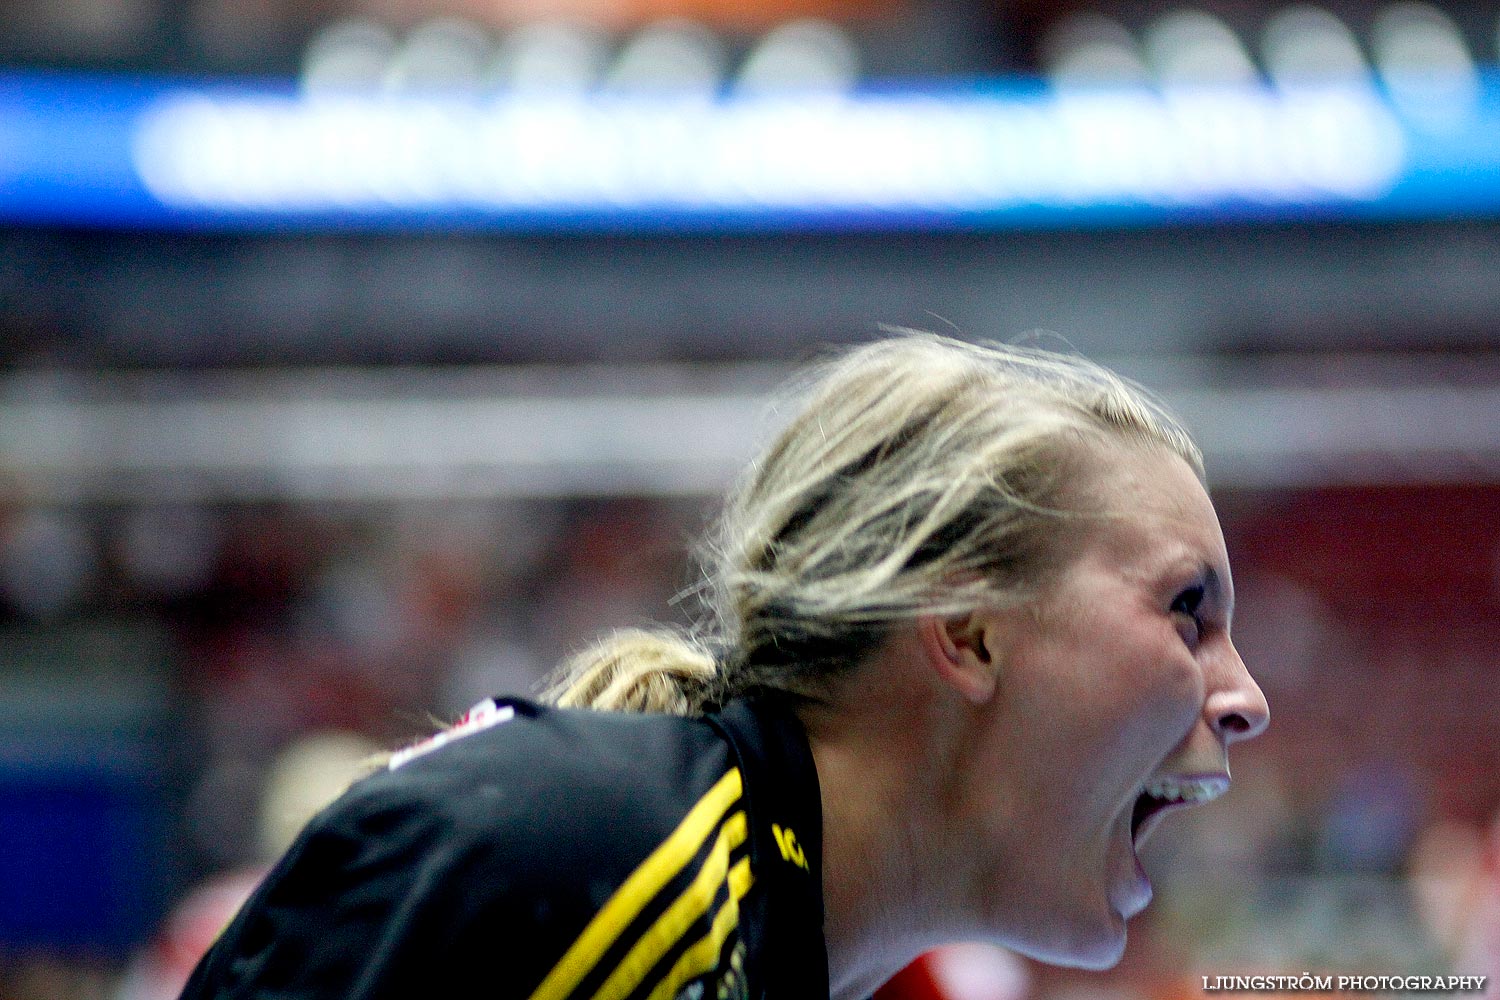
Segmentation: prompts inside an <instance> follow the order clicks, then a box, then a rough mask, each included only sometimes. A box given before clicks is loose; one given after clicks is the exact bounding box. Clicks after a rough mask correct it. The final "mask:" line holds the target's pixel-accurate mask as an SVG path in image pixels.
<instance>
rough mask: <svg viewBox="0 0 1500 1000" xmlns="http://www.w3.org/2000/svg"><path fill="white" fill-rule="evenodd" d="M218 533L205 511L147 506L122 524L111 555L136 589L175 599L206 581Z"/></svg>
mask: <svg viewBox="0 0 1500 1000" xmlns="http://www.w3.org/2000/svg"><path fill="white" fill-rule="evenodd" d="M221 534H222V531H221V529H220V526H219V525H218V523H217V522H216V521H215V520H214V519H213V518H212V517H211V516H210V515H209V514H208V513H207V512H205V511H203V510H200V509H197V508H193V507H172V506H166V507H155V506H153V507H146V508H143V509H141V510H137V511H135V512H134V513H132V514H131V515H130V516H129V517H128V518H127V519H126V521H125V523H124V526H123V529H122V530H121V532H120V536H119V539H118V541H117V543H116V552H115V554H116V557H117V558H118V559H119V560H120V563H121V565H122V566H123V568H124V569H125V570H126V572H128V573H129V574H130V576H131V578H132V580H133V581H134V582H135V583H136V584H137V585H139V586H142V587H144V588H145V589H147V590H150V591H151V592H152V593H155V594H159V595H164V596H170V597H175V596H178V595H181V594H185V593H187V592H189V591H191V590H192V589H193V588H195V587H199V586H202V585H203V583H204V582H205V581H206V580H207V579H208V577H209V574H210V572H211V571H212V569H213V561H214V557H215V556H216V554H217V553H218V550H219V543H220V540H221V539H220V536H221Z"/></svg>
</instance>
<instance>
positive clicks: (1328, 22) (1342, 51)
mask: <svg viewBox="0 0 1500 1000" xmlns="http://www.w3.org/2000/svg"><path fill="white" fill-rule="evenodd" d="M1261 53H1262V57H1263V60H1264V63H1265V67H1266V75H1267V76H1268V77H1270V78H1271V81H1272V82H1273V83H1275V84H1277V85H1278V86H1295V85H1297V84H1303V83H1348V82H1356V81H1361V80H1366V79H1368V78H1369V75H1370V68H1369V65H1368V64H1367V63H1366V62H1365V57H1364V55H1363V54H1362V53H1361V52H1360V49H1359V42H1357V41H1356V40H1355V38H1354V33H1353V32H1351V31H1350V30H1349V28H1348V26H1347V25H1345V24H1344V22H1343V21H1340V20H1339V19H1338V18H1337V17H1336V16H1334V15H1333V14H1332V13H1330V12H1329V11H1326V10H1324V9H1323V8H1321V7H1314V6H1311V5H1306V4H1298V5H1295V6H1292V7H1287V8H1285V9H1284V10H1280V11H1278V12H1277V13H1276V14H1275V15H1274V16H1272V18H1271V19H1270V20H1269V21H1267V22H1266V27H1265V31H1264V33H1263V34H1262V35H1261Z"/></svg>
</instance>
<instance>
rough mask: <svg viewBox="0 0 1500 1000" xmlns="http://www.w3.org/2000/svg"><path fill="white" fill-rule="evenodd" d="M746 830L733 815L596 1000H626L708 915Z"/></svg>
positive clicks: (738, 815)
mask: <svg viewBox="0 0 1500 1000" xmlns="http://www.w3.org/2000/svg"><path fill="white" fill-rule="evenodd" d="M747 829H748V825H747V823H746V821H745V814H744V813H743V812H737V813H734V814H733V815H731V816H730V817H729V818H728V819H727V820H725V821H724V825H723V826H722V827H721V828H720V829H719V837H718V839H717V840H716V841H715V842H714V846H713V848H712V850H711V851H710V853H709V855H708V857H707V858H706V859H705V860H704V862H703V867H701V868H699V869H698V874H697V875H696V876H695V877H694V878H693V881H692V884H690V885H689V886H688V887H687V888H686V889H684V890H683V891H682V895H680V896H678V897H677V899H676V900H675V901H673V903H672V905H671V906H669V907H667V909H666V911H665V912H664V913H662V915H661V916H660V917H658V918H657V919H656V922H655V923H653V924H652V925H651V926H650V928H648V929H647V930H646V932H645V933H644V934H642V935H641V937H640V939H639V940H638V941H636V943H635V945H634V947H632V948H631V949H630V951H629V952H628V953H627V954H626V955H625V957H624V958H622V959H621V960H620V964H619V965H618V966H616V967H615V971H614V972H611V973H610V974H609V978H608V979H606V980H605V981H604V985H603V986H600V987H599V991H598V992H597V993H595V994H594V1000H625V997H628V996H629V995H630V994H631V992H632V991H634V990H635V988H636V987H637V986H639V985H640V984H641V981H642V980H643V979H645V978H646V974H647V973H648V972H650V971H651V969H652V968H653V967H654V966H655V965H656V963H657V962H659V961H661V958H662V956H663V955H665V954H666V953H667V952H669V951H671V950H672V947H673V946H674V945H675V944H677V942H678V941H680V940H681V939H682V936H683V935H684V934H686V933H687V931H688V929H689V928H690V927H692V926H693V924H695V923H697V922H698V921H699V920H700V919H702V918H703V916H704V915H705V914H706V913H708V911H709V907H711V906H713V903H714V896H715V895H717V894H718V891H719V886H721V885H723V884H724V879H725V876H726V875H727V874H728V872H729V852H730V851H732V850H734V849H735V848H736V847H738V846H740V845H741V844H743V843H744V842H745V835H746V831H747ZM747 871H748V869H747Z"/></svg>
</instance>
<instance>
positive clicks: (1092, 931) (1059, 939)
mask: <svg viewBox="0 0 1500 1000" xmlns="http://www.w3.org/2000/svg"><path fill="white" fill-rule="evenodd" d="M1011 947H1012V948H1013V949H1014V950H1015V951H1018V952H1020V953H1021V954H1023V955H1025V956H1027V957H1028V958H1034V959H1036V960H1037V961H1039V962H1046V963H1047V964H1048V965H1058V966H1063V967H1065V968H1070V969H1087V970H1089V971H1090V972H1102V971H1104V970H1105V969H1112V968H1114V967H1115V966H1116V965H1118V964H1119V962H1120V959H1121V958H1123V957H1124V956H1125V918H1124V917H1121V916H1119V915H1118V914H1111V915H1110V917H1109V918H1108V919H1106V920H1103V921H1101V920H1100V918H1099V917H1097V916H1096V917H1094V918H1093V920H1090V921H1087V922H1084V921H1072V922H1070V923H1068V924H1066V925H1064V926H1063V927H1062V928H1059V933H1058V934H1056V935H1055V936H1054V937H1052V938H1051V939H1050V940H1047V941H1037V940H1032V941H1028V942H1026V943H1025V944H1023V945H1017V944H1012V945H1011Z"/></svg>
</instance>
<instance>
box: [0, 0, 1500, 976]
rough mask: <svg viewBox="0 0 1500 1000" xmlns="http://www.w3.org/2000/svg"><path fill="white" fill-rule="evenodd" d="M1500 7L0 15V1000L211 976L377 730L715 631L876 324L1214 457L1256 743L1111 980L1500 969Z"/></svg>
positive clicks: (476, 8) (457, 6) (265, 0)
mask: <svg viewBox="0 0 1500 1000" xmlns="http://www.w3.org/2000/svg"><path fill="white" fill-rule="evenodd" d="M1497 63H1500V6H1497V5H1495V4H1493V3H1479V2H1467V0H1445V2H1443V3H1441V4H1438V5H1432V4H1427V3H1409V2H1391V3H1364V2H1360V3H1355V2H1344V0H1339V2H1328V3H1323V4H1320V5H1317V6H1308V5H1300V4H1293V3H1286V4H1277V3H1263V2H1248V0H1203V2H1202V3H1199V4H1197V5H1196V6H1192V7H1184V6H1179V5H1177V4H1166V3H1156V2H1140V3H1126V2H1108V0H1100V2H1097V3H1085V2H1074V0H1056V2H1051V0H763V2H759V3H751V2H747V0H488V2H482V3H481V2H479V0H317V2H300V3H295V4H294V3H289V2H284V0H238V2H232V3H231V2H226V0H196V2H187V0H8V2H6V3H4V4H3V5H0V67H3V69H0V1000H12V998H15V1000H33V998H62V997H67V998H79V1000H91V998H104V997H109V998H143V997H165V996H174V995H175V992H176V989H177V987H178V985H180V983H181V980H182V977H183V976H185V974H186V970H187V969H188V968H189V967H190V966H191V964H192V962H193V961H194V960H195V958H196V956H197V954H198V953H199V952H200V951H201V949H202V948H203V947H205V946H206V943H207V942H208V941H209V940H211V939H212V937H213V936H214V934H215V933H216V932H217V930H218V929H219V927H220V926H222V923H223V921H224V920H225V919H226V917H227V914H228V913H229V912H230V911H231V910H232V909H233V907H234V906H235V905H236V903H237V901H238V900H239V899H240V898H242V897H243V894H244V893H245V892H246V891H247V890H248V886H250V885H252V884H253V883H254V880H255V878H256V877H257V876H258V874H259V872H260V871H261V866H262V865H264V864H265V863H266V861H267V860H268V859H269V858H270V857H271V856H273V855H274V854H275V852H276V851H277V850H279V848H280V845H283V844H285V843H286V840H287V838H288V837H289V836H290V831H291V830H292V829H294V828H295V826H296V824H297V823H298V822H300V819H301V818H302V817H305V816H306V815H307V813H308V811H309V810H310V809H313V808H315V807H316V805H317V803H318V802H319V801H321V800H322V798H323V797H325V796H327V795H330V794H332V791H331V790H332V789H336V788H337V787H338V786H339V785H340V783H342V782H344V781H347V780H348V778H349V776H350V775H351V774H352V773H354V769H355V768H356V767H357V762H358V761H360V760H361V759H363V758H364V756H365V755H366V754H368V753H369V752H370V750H371V749H372V748H380V747H391V746H395V745H399V744H400V743H402V742H404V741H407V740H410V739H412V738H413V737H415V736H418V735H422V734H425V733H426V732H428V731H430V728H431V726H432V724H433V720H451V719H453V718H454V717H455V716H456V714H457V713H459V712H461V711H462V710H463V709H464V708H466V707H467V706H468V705H470V704H471V703H473V702H475V701H476V700H478V699H480V698H482V697H485V696H488V695H491V694H495V693H500V692H507V691H520V692H527V691H533V690H534V689H535V685H536V682H537V680H538V678H539V677H540V676H541V674H542V673H543V672H545V671H546V670H547V669H549V668H550V667H551V666H552V665H553V664H555V662H556V661H557V660H558V659H559V658H560V657H561V656H562V655H564V654H565V653H566V652H568V651H569V650H572V649H575V648H577V647H578V646H579V645H580V644H582V643H585V642H587V641H588V640H589V639H590V638H592V637H595V636H597V635H598V634H599V633H600V632H601V631H603V630H606V629H608V628H610V627H613V626H617V625H629V624H637V623H640V622H643V621H647V620H662V619H665V620H668V621H672V620H682V619H683V618H684V617H685V616H686V615H687V614H688V613H689V609H688V608H686V607H684V605H683V603H682V602H681V601H674V598H675V597H676V595H679V594H681V593H683V592H684V591H685V590H686V589H687V588H689V587H691V585H692V583H693V580H694V575H693V569H692V565H691V562H690V561H689V559H688V558H687V554H688V552H689V550H690V547H691V543H692V540H693V539H694V538H695V537H696V536H697V535H698V533H699V532H700V530H701V529H702V527H703V526H704V525H705V523H706V522H707V521H708V519H709V518H710V517H711V516H712V513H713V504H714V497H715V496H716V495H717V493H718V492H719V491H720V490H721V489H722V487H723V486H724V485H725V483H726V482H727V480H728V478H729V477H730V476H731V475H732V474H733V472H734V470H735V469H736V468H737V467H738V466H739V465H740V464H741V463H742V462H743V461H744V460H745V459H746V458H747V456H749V455H750V454H751V453H752V452H753V450H754V447H755V445H756V443H757V442H758V441H760V440H762V439H763V438H764V436H765V434H766V433H768V431H769V430H770V429H771V428H773V427H774V426H775V422H776V419H777V417H776V413H775V411H774V409H772V408H771V407H769V406H768V404H767V397H766V392H767V390H768V389H769V388H770V387H771V386H774V385H775V384H776V383H777V381H778V380H779V379H780V378H781V377H782V376H783V375H784V374H785V373H786V372H787V371H789V370H790V368H791V367H793V366H794V365H795V364H796V363H797V362H799V361H802V360H806V359H808V358H810V357H813V356H815V355H816V353H817V351H818V349H819V347H820V346H821V345H825V344H833V343H849V342H855V341H859V340H862V339H866V338H869V337H872V336H876V335H878V333H879V329H880V325H881V324H892V325H898V326H916V327H923V328H929V329H936V330H940V331H944V332H956V333H957V334H958V335H961V336H965V337H971V338H994V339H1001V340H1014V339H1017V338H1021V337H1024V338H1027V339H1030V340H1032V341H1035V342H1040V343H1043V344H1048V345H1053V346H1057V347H1059V348H1061V349H1073V350H1079V351H1082V352H1084V353H1086V354H1088V355H1090V356H1091V357H1094V358H1096V359H1099V360H1102V361H1104V362H1106V363H1109V364H1113V365H1115V366H1117V367H1118V368H1119V369H1121V370H1122V371H1124V372H1126V373H1127V374H1130V375H1132V376H1135V377H1137V378H1140V379H1142V380H1144V381H1146V382H1147V383H1148V384H1150V385H1151V386H1153V387H1154V388H1156V389H1157V390H1159V391H1160V392H1161V393H1162V394H1163V395H1164V396H1165V398H1166V399H1167V400H1168V402H1169V403H1170V404H1171V405H1173V406H1174V407H1176V408H1177V409H1178V410H1179V411H1180V412H1181V413H1182V414H1183V415H1184V416H1185V417H1186V418H1187V420H1188V422H1189V424H1190V425H1191V426H1192V427H1193V428H1194V430H1195V431H1196V432H1197V433H1198V435H1199V436H1200V440H1201V442H1202V444H1203V445H1204V447H1205V450H1206V452H1207V456H1208V464H1209V469H1210V476H1211V486H1212V488H1213V490H1214V493H1215V499H1216V501H1217V502H1218V504H1219V506H1220V510H1221V513H1222V516H1223V519H1224V524H1225V529H1226V533H1227V536H1228V539H1229V545H1230V551H1231V556H1232V558H1233V560H1234V563H1235V572H1236V577H1237V585H1238V591H1239V611H1238V614H1237V618H1236V635H1237V638H1238V641H1239V645H1240V647H1241V650H1242V652H1243V653H1244V655H1245V658H1246V660H1247V661H1248V663H1249V664H1250V665H1251V667H1252V669H1253V670H1254V671H1255V672H1256V673H1257V675H1258V677H1259V679H1260V680H1261V683H1262V684H1263V686H1264V687H1265V689H1266V692H1267V694H1268V696H1269V698H1270V701H1271V704H1272V707H1273V715H1274V717H1275V721H1274V724H1273V726H1272V728H1271V730H1270V733H1269V734H1268V735H1267V736H1266V737H1265V738H1263V739H1261V740H1260V741H1258V742H1257V743H1255V744H1254V745H1251V746H1248V747H1245V748H1242V749H1240V750H1239V751H1238V752H1237V753H1236V759H1235V768H1236V774H1237V779H1236V781H1235V786H1234V790H1233V792H1232V793H1231V794H1230V796H1229V797H1228V798H1227V799H1226V800H1224V801H1223V802H1221V803H1218V804H1216V805H1215V806H1214V807H1213V808H1211V809H1206V810H1201V811H1196V812H1194V813H1191V814H1189V815H1187V816H1184V817H1180V818H1176V819H1174V821H1173V822H1169V823H1167V824H1166V826H1165V827H1164V829H1163V830H1162V831H1161V832H1160V833H1159V834H1158V835H1157V836H1156V838H1155V839H1154V841H1153V843H1152V845H1151V846H1150V849H1149V851H1148V857H1147V859H1146V860H1147V866H1148V868H1150V869H1151V870H1152V872H1153V873H1154V876H1155V880H1156V883H1157V902H1156V903H1155V905H1154V906H1153V908H1152V909H1151V910H1150V911H1149V913H1148V914H1147V915H1146V916H1145V917H1143V918H1141V919H1139V920H1138V921H1136V922H1135V923H1134V924H1133V926H1132V931H1131V936H1132V943H1131V948H1130V951H1129V954H1128V956H1127V958H1126V960H1125V962H1124V963H1123V964H1122V966H1121V967H1120V968H1119V969H1117V970H1115V971H1113V972H1111V973H1108V974H1079V973H1067V972H1059V971H1056V970H1048V969H1045V968H1042V967H1040V966H1036V965H1033V964H1030V963H1026V962H1021V961H1019V960H1016V959H1014V958H1011V957H1009V956H1006V955H1003V954H1001V953H998V952H993V951H988V950H984V949H955V950H953V951H951V952H948V953H946V954H944V955H940V956H937V957H935V958H933V959H932V960H930V961H929V962H927V963H926V964H925V965H922V966H920V967H917V968H914V969H913V970H911V971H910V972H909V973H908V974H906V975H905V976H904V977H903V979H902V980H901V981H900V982H899V983H898V984H896V985H895V986H893V987H892V988H891V993H890V996H891V997H893V998H894V997H903V998H912V997H918V996H931V995H933V994H934V993H937V994H939V995H941V996H944V997H948V998H952V1000H993V998H1001V997H1006V998H1022V997H1035V998H1064V997H1066V998H1088V997H1125V998H1152V997H1187V996H1197V995H1201V993H1202V988H1201V981H1200V979H1199V978H1198V977H1200V976H1202V975H1229V974H1246V973H1268V974H1294V973H1301V972H1309V971H1311V972H1322V973H1335V974H1352V973H1356V972H1371V973H1377V974H1379V973H1400V974H1407V973H1420V972H1435V973H1441V974H1466V975H1477V974H1490V975H1492V976H1500V823H1497V816H1500V728H1497V720H1500V683H1497V669H1500V631H1497V629H1496V628H1495V621H1496V614H1497V610H1500V608H1497V604H1500V143H1497V142H1496V138H1495V137H1496V136H1497V135H1500V74H1497V71H1496V67H1497Z"/></svg>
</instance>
